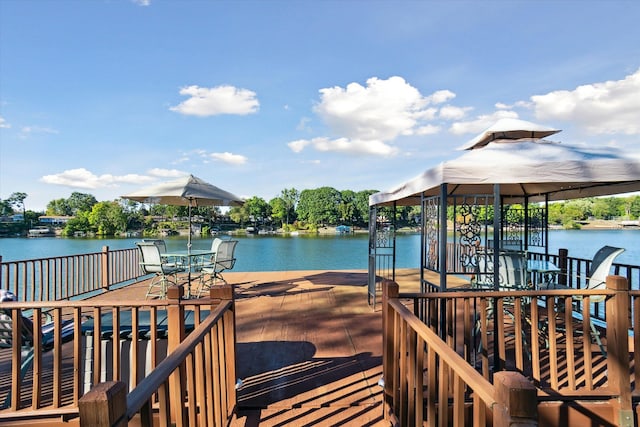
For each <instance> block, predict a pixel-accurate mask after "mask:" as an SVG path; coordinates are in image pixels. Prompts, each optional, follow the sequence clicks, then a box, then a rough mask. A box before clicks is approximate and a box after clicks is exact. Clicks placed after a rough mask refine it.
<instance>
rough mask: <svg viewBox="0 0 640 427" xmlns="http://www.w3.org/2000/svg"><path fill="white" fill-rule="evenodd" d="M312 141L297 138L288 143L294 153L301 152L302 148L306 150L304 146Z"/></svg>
mask: <svg viewBox="0 0 640 427" xmlns="http://www.w3.org/2000/svg"><path fill="white" fill-rule="evenodd" d="M310 143H311V141H309V140H306V139H297V140H295V141H291V142H290V143H288V144H287V145H288V146H289V148H290V149H291V151H293V152H294V153H299V152H301V151H302V150H304V147H306V146H307V145H309V144H310Z"/></svg>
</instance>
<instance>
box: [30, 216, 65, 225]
mask: <svg viewBox="0 0 640 427" xmlns="http://www.w3.org/2000/svg"><path fill="white" fill-rule="evenodd" d="M73 218H74V217H72V216H46V215H45V216H40V217H38V221H39V222H40V224H47V225H53V226H62V225H65V224H66V223H67V222H69V220H70V219H73Z"/></svg>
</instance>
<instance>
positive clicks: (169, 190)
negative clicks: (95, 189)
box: [122, 175, 244, 206]
mask: <svg viewBox="0 0 640 427" xmlns="http://www.w3.org/2000/svg"><path fill="white" fill-rule="evenodd" d="M122 197H123V198H125V199H129V200H135V201H137V202H142V203H157V204H162V205H173V206H242V204H243V203H244V202H243V200H242V199H241V198H240V197H238V196H236V195H234V194H231V193H229V192H228V191H225V190H222V189H221V188H218V187H216V186H215V185H212V184H209V183H208V182H206V181H204V180H202V179H200V178H197V177H195V176H193V175H187V176H184V177H181V178H178V179H176V180H173V181H167V182H164V183H161V184H158V185H154V186H151V187H147V188H143V189H141V190H138V191H134V192H133V193H130V194H127V195H125V196H122Z"/></svg>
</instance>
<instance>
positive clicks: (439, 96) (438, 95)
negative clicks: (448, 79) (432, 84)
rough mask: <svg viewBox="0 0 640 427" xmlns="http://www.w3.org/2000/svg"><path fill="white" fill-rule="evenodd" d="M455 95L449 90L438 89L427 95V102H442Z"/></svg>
mask: <svg viewBox="0 0 640 427" xmlns="http://www.w3.org/2000/svg"><path fill="white" fill-rule="evenodd" d="M455 97H456V94H455V93H453V92H451V91H450V90H446V89H445V90H438V91H435V92H434V93H432V94H431V95H429V96H428V97H427V99H428V100H429V102H431V103H433V104H442V103H443V102H447V101H449V100H451V99H453V98H455Z"/></svg>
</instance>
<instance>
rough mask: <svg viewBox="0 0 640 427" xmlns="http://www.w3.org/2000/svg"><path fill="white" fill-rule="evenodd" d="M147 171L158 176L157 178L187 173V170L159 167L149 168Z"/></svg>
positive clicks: (176, 176)
mask: <svg viewBox="0 0 640 427" xmlns="http://www.w3.org/2000/svg"><path fill="white" fill-rule="evenodd" d="M147 173H148V174H149V175H151V176H154V177H158V178H179V177H181V176H185V175H188V173H187V172H184V171H181V170H178V169H160V168H153V169H149V170H148V171H147Z"/></svg>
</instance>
